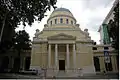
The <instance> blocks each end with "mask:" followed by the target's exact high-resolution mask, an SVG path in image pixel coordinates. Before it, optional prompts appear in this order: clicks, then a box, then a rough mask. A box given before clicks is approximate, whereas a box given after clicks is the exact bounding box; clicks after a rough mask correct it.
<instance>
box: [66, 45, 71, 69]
mask: <svg viewBox="0 0 120 80" xmlns="http://www.w3.org/2000/svg"><path fill="white" fill-rule="evenodd" d="M66 48H67V56H66V57H67V58H66V59H67V68H68V69H69V66H70V63H69V61H70V59H69V54H70V53H69V44H67V46H66Z"/></svg>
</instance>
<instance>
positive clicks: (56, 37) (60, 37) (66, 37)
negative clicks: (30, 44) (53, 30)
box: [48, 33, 76, 40]
mask: <svg viewBox="0 0 120 80" xmlns="http://www.w3.org/2000/svg"><path fill="white" fill-rule="evenodd" d="M75 39H76V37H74V36H72V35H67V34H64V33H60V34H57V35H54V36H50V37H48V40H75Z"/></svg>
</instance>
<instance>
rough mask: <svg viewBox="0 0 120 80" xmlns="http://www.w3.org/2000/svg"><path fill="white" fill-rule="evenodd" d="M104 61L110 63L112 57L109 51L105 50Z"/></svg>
mask: <svg viewBox="0 0 120 80" xmlns="http://www.w3.org/2000/svg"><path fill="white" fill-rule="evenodd" d="M104 60H105V63H110V56H109V52H108V50H104Z"/></svg>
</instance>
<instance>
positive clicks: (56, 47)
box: [55, 44, 58, 69]
mask: <svg viewBox="0 0 120 80" xmlns="http://www.w3.org/2000/svg"><path fill="white" fill-rule="evenodd" d="M57 67H58V45H57V44H55V68H56V69H57Z"/></svg>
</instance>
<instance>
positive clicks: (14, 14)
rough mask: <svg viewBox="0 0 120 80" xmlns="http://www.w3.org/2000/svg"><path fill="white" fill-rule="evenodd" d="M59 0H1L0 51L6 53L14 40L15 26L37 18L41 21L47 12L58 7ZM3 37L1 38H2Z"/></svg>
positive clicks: (29, 22)
mask: <svg viewBox="0 0 120 80" xmlns="http://www.w3.org/2000/svg"><path fill="white" fill-rule="evenodd" d="M56 1H57V0H0V34H1V33H2V28H3V34H2V40H0V53H6V51H7V50H9V49H10V48H11V47H12V46H13V44H14V42H13V37H14V36H15V28H16V27H17V25H19V24H20V22H22V23H23V25H24V26H26V23H28V25H32V23H33V22H34V21H35V20H37V21H41V20H42V18H44V16H45V12H46V11H47V10H50V9H51V7H53V8H56V7H55V4H56ZM0 39H1V38H0Z"/></svg>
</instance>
